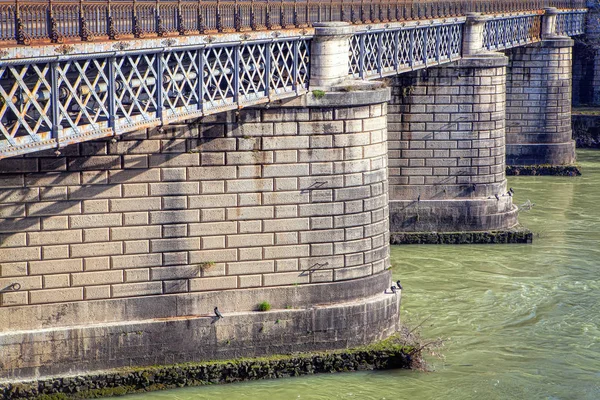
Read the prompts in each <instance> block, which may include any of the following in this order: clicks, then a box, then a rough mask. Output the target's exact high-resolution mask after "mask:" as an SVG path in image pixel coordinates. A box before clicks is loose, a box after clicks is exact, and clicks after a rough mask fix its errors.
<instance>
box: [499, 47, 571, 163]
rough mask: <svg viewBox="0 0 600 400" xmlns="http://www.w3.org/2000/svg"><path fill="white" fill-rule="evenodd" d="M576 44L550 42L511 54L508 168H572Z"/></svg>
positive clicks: (521, 48)
mask: <svg viewBox="0 0 600 400" xmlns="http://www.w3.org/2000/svg"><path fill="white" fill-rule="evenodd" d="M572 47H573V40H571V39H570V38H567V37H554V38H551V39H544V40H543V41H542V42H540V43H536V44H533V45H529V46H523V47H516V48H514V49H511V50H509V51H507V54H508V56H509V60H510V61H509V65H508V71H507V80H506V163H507V164H508V165H545V164H547V165H571V164H573V163H574V162H575V142H574V141H573V140H572V130H571V93H572V79H571V65H572Z"/></svg>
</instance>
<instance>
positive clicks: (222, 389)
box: [127, 151, 600, 400]
mask: <svg viewBox="0 0 600 400" xmlns="http://www.w3.org/2000/svg"><path fill="white" fill-rule="evenodd" d="M578 159H579V163H580V164H581V166H582V170H583V176H581V177H546V176H544V177H511V178H510V179H509V184H510V186H512V187H513V188H514V189H515V192H516V195H515V204H517V205H521V204H523V203H525V202H527V200H529V201H530V202H531V203H535V205H534V206H533V208H531V210H530V211H527V212H522V213H521V214H520V220H521V222H522V223H523V224H524V225H525V226H527V227H528V228H530V229H532V230H533V231H534V232H536V236H535V237H534V243H533V244H532V245H491V246H488V245H474V246H466V245H462V246H395V247H393V249H392V258H393V265H394V267H393V268H394V275H395V278H401V279H402V283H403V286H404V293H403V298H402V301H403V303H402V308H403V318H404V320H409V321H411V323H418V322H420V321H422V320H423V319H425V318H427V317H428V316H431V317H430V318H429V319H428V320H427V322H426V323H425V324H424V325H423V329H422V334H423V335H424V336H426V337H430V338H435V337H438V336H441V337H444V338H448V339H447V341H446V346H445V349H444V351H443V352H444V355H445V359H444V360H440V359H437V358H432V360H431V364H432V367H433V369H434V370H435V372H433V373H423V372H418V371H406V370H394V371H379V372H358V373H346V374H332V375H315V376H309V377H301V378H292V379H283V380H270V381H259V382H248V383H241V384H233V385H219V386H209V387H199V388H185V389H177V390H171V391H164V392H155V393H144V394H141V395H132V396H128V397H127V399H128V400H138V399H139V400H141V399H144V400H159V399H160V400H192V399H193V400H203V399H218V398H227V399H266V398H268V399H269V400H279V399H286V400H287V399H315V400H316V399H327V400H329V399H361V400H366V399H444V400H446V399H447V400H457V399H460V400H466V399H484V400H496V399H527V400H532V399H552V400H555V399H577V400H580V399H581V400H587V399H590V400H592V399H594V400H597V399H600V329H599V325H600V200H599V199H600V152H598V151H596V152H594V151H580V152H578Z"/></svg>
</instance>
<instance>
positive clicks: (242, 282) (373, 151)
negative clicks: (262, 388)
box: [0, 84, 397, 379]
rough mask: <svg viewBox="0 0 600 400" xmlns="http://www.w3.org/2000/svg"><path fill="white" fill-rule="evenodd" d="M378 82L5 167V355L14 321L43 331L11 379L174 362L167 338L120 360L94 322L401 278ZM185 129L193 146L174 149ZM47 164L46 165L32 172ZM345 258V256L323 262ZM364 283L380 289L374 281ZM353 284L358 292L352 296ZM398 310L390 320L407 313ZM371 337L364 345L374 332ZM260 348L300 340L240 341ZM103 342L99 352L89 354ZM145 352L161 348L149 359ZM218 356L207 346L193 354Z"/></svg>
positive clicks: (305, 300) (1, 318)
mask: <svg viewBox="0 0 600 400" xmlns="http://www.w3.org/2000/svg"><path fill="white" fill-rule="evenodd" d="M367 86H368V90H364V91H361V92H360V93H358V94H354V93H353V92H348V93H341V92H332V93H327V94H325V96H324V97H321V98H319V99H313V98H312V96H304V97H303V100H297V101H286V102H285V103H282V104H279V105H276V104H272V105H271V106H270V107H269V108H268V109H267V108H254V109H244V110H240V111H239V113H236V112H229V113H225V114H223V115H222V116H221V117H216V116H215V117H211V118H205V119H204V120H203V121H200V122H198V121H195V122H193V123H192V124H190V126H188V127H186V126H171V127H166V128H165V130H164V131H159V130H154V129H153V130H150V131H141V132H134V133H132V134H131V135H127V134H125V135H123V136H122V137H121V138H120V140H119V141H118V142H117V143H108V144H107V143H106V142H105V141H97V142H89V143H87V144H86V146H85V149H86V151H84V152H72V151H68V148H65V150H64V152H63V154H68V156H58V157H57V156H56V155H54V154H52V153H41V154H39V155H38V156H37V157H36V156H34V155H32V156H31V157H28V158H27V160H26V162H25V161H23V162H20V163H19V164H18V165H17V166H16V167H13V168H12V169H10V170H9V169H8V167H7V170H6V172H5V173H4V174H1V175H0V182H4V183H5V184H3V188H2V189H1V190H2V193H3V194H5V195H4V196H1V199H0V202H2V204H1V205H2V207H1V209H2V212H1V213H0V218H2V219H1V220H0V222H1V223H0V231H2V235H1V239H2V244H1V245H0V262H1V263H2V266H1V267H0V273H1V274H2V280H3V282H4V279H8V280H7V281H6V282H5V283H6V285H4V286H2V288H4V287H5V286H8V285H12V284H18V285H20V287H19V288H18V290H14V291H11V292H10V293H7V294H0V332H2V333H0V352H2V351H3V350H4V349H5V348H6V347H4V346H5V343H6V342H5V340H8V338H9V337H10V335H11V332H14V331H15V330H20V331H26V332H30V333H31V337H32V338H33V339H32V340H33V342H34V343H37V344H31V343H29V342H28V341H26V342H24V343H26V344H25V345H23V347H22V350H23V352H24V353H23V354H24V358H23V359H19V360H17V359H13V358H10V357H9V358H3V359H2V361H0V363H3V364H2V368H0V370H1V371H2V372H0V379H1V378H2V377H8V376H10V375H12V376H21V377H25V376H28V375H31V374H35V373H37V372H40V371H46V372H47V373H50V371H58V370H57V368H59V367H58V366H56V365H53V360H57V359H60V360H63V361H61V363H59V364H61V366H60V368H64V369H63V371H68V370H69V369H70V368H75V369H80V370H86V369H87V370H91V369H94V368H107V367H110V366H114V365H116V364H114V365H113V364H111V363H112V360H115V363H117V364H118V363H121V364H120V365H143V364H144V363H146V362H150V363H156V362H159V360H158V359H156V360H154V359H153V360H150V358H151V357H152V354H155V353H156V351H158V350H157V348H155V347H152V346H153V345H148V346H150V347H148V348H147V349H146V350H147V351H142V352H140V351H139V350H137V351H136V356H135V357H134V355H132V354H133V350H131V351H130V352H129V353H128V351H129V350H127V346H124V347H122V349H123V351H124V353H123V359H122V360H120V361H117V360H116V359H115V357H116V356H115V354H116V353H119V352H120V351H121V348H119V351H117V350H116V346H121V344H119V343H118V342H115V341H113V340H112V339H110V338H109V337H107V336H106V335H105V334H108V333H106V332H104V333H102V334H101V335H100V336H98V338H97V339H94V340H96V342H93V340H92V339H90V338H89V337H87V336H85V334H82V335H79V334H76V333H74V332H75V331H77V332H79V331H81V332H84V331H86V329H88V328H89V329H91V328H90V327H89V324H100V325H102V324H117V325H118V324H123V323H125V321H140V320H149V319H152V318H172V317H175V316H179V317H183V316H186V315H188V316H189V315H206V314H209V313H212V309H213V307H214V306H215V305H219V307H220V308H221V309H222V310H223V311H224V312H235V311H239V312H243V311H244V310H251V309H253V308H254V307H255V306H256V304H258V303H260V302H261V301H263V300H267V301H270V302H271V303H272V304H274V305H275V304H277V305H278V307H279V308H281V309H284V308H285V306H286V305H287V304H282V302H283V301H286V302H288V303H289V304H290V305H294V307H299V308H302V309H306V308H310V307H312V306H313V305H314V304H333V303H337V302H344V301H358V302H360V301H362V300H361V298H362V297H372V296H373V295H375V294H376V293H379V292H382V291H383V290H384V289H385V287H387V286H389V277H388V278H383V279H381V278H379V276H381V275H382V271H383V269H385V267H387V266H388V265H389V243H388V241H387V240H386V239H385V238H386V234H387V223H386V215H387V201H386V198H387V197H386V196H387V173H386V171H387V161H386V157H387V154H386V153H387V148H386V140H387V130H386V124H385V122H386V110H387V108H386V107H384V106H383V105H382V103H384V102H385V101H387V99H388V98H389V89H387V88H381V87H379V86H377V85H371V84H369V85H367ZM306 97H311V99H308V100H307V99H306ZM357 126H360V127H361V128H360V132H356V129H357V128H356V127H357ZM353 135H356V136H357V137H359V139H357V140H356V141H355V140H351V137H352V136H353ZM337 136H340V138H343V139H339V140H336V137H337ZM171 139H173V140H174V141H179V142H173V143H171V144H172V145H167V144H168V143H167V142H168V141H170V140H171ZM75 147H76V148H77V145H75ZM134 148H135V151H136V154H129V153H131V151H130V150H131V149H134ZM94 149H97V150H98V151H97V152H95V151H94ZM88 153H90V155H87V154H88ZM125 153H127V154H125ZM61 157H62V158H61ZM63 158H64V160H63ZM15 165H16V164H15ZM42 165H43V166H44V170H43V171H38V170H37V169H35V170H33V169H32V168H33V167H34V166H36V168H37V166H42ZM65 169H66V171H68V172H66V171H65ZM45 171H47V172H45ZM4 177H6V179H2V178H4ZM319 218H320V219H321V220H318V219H319ZM311 219H314V223H313V221H312V220H311ZM324 219H328V221H329V222H327V221H325V220H324ZM333 254H336V255H338V257H337V258H336V262H335V263H334V262H329V263H327V262H326V261H325V262H323V261H319V260H320V257H323V256H325V255H333ZM313 259H314V261H311V260H313ZM301 260H302V262H301ZM319 262H321V264H322V265H320V267H319V268H318V273H314V274H313V272H312V269H311V268H313V269H315V268H314V267H311V266H313V265H315V264H317V263H319ZM300 265H303V266H305V265H306V266H307V267H306V268H304V269H300V267H299V266H300ZM315 270H316V269H315ZM334 270H335V272H334ZM383 275H385V274H383ZM386 276H387V275H386ZM370 278H375V279H374V280H370ZM337 281H340V283H337ZM361 281H364V282H367V281H369V282H371V283H372V285H373V286H372V287H371V288H369V289H368V290H367V289H361V288H360V286H361V285H360V284H358V283H359V282H361ZM312 285H316V286H319V287H320V288H319V289H316V288H314V287H313V286H312ZM328 285H332V286H331V289H327V287H328ZM309 286H310V287H311V289H307V290H306V291H302V290H301V288H303V287H309ZM11 287H12V286H11ZM15 287H18V286H15ZM334 287H335V289H334ZM284 288H285V289H286V290H284ZM329 290H331V291H335V292H338V293H337V294H336V296H337V297H336V296H332V295H331V294H330V293H329ZM352 290H353V293H352V296H351V298H349V297H347V296H346V297H344V296H342V297H340V296H338V294H340V293H346V292H347V291H352ZM317 292H318V295H315V294H304V293H317ZM274 293H278V294H279V297H274ZM360 293H362V296H359V294H360ZM332 307H333V305H332ZM340 307H342V306H340ZM392 308H393V307H392ZM185 310H187V312H186V311H185ZM390 310H391V311H389V312H388V311H385V313H384V314H385V317H382V318H383V319H382V321H383V320H386V321H388V322H389V323H391V321H395V320H397V314H394V311H393V310H392V309H390ZM308 317H309V314H304V317H302V318H308ZM302 318H300V319H299V320H298V321H296V322H295V323H296V325H297V326H302V324H304V323H305V322H306V321H304V322H303V321H302ZM148 323H150V322H148ZM394 323H395V322H394ZM390 326H391V325H390ZM74 327H76V328H74ZM40 328H43V329H46V330H48V331H47V332H51V333H52V334H56V335H58V333H57V332H59V329H63V330H62V331H60V332H67V331H68V332H70V333H68V334H66V335H67V336H68V338H65V339H64V341H62V342H56V343H54V344H49V343H51V342H52V340H50V341H46V342H48V343H46V344H44V343H45V342H44V341H39V340H38V336H39V335H38V334H37V333H34V332H33V330H35V329H40ZM213 328H214V329H213ZM64 329H66V330H67V331H64ZM107 329H108V328H107ZM199 329H200V330H201V331H202V332H204V333H198V335H199V336H198V337H201V338H202V340H201V342H202V343H211V341H214V340H215V339H214V337H216V336H219V335H222V334H224V333H223V332H222V330H223V329H224V328H223V324H220V325H218V326H217V327H213V326H210V327H202V328H199ZM215 329H216V330H215ZM227 329H233V328H231V327H228V328H227ZM235 329H238V328H235ZM239 329H241V328H239ZM336 329H337V328H336ZM365 329H366V328H365ZM386 329H387V328H385V329H384V332H388V330H386ZM285 331H286V332H288V331H289V332H296V334H297V337H298V341H299V342H302V343H304V342H305V339H306V344H303V345H302V346H306V347H305V348H307V349H308V348H310V347H311V346H312V347H314V348H319V346H326V347H331V346H334V347H335V346H337V345H334V344H332V343H333V340H334V339H333V336H332V337H331V338H330V337H328V335H329V334H328V333H327V334H322V333H318V334H317V333H315V334H314V335H313V336H312V337H309V338H307V337H306V330H305V329H304V328H298V329H296V330H294V329H292V328H290V329H286V330H285ZM207 332H212V333H210V335H212V336H210V335H209V333H207ZM205 333H206V335H208V336H202V335H204V334H205ZM49 334H50V333H49ZM103 335H104V336H103ZM336 335H337V336H336V337H337V339H341V341H342V342H341V343H343V342H344V340H348V341H351V340H354V339H351V337H353V336H354V335H355V332H353V331H350V330H348V331H344V329H343V328H339V329H337V333H336ZM109 336H110V335H109ZM167 336H168V335H167ZM240 336H242V337H243V335H240ZM321 336H323V342H321V341H320V340H321V339H320V337H321ZM359 336H360V337H362V339H360V340H361V342H364V343H366V342H368V341H370V340H371V339H374V337H373V336H369V335H366V336H365V335H359ZM133 337H135V336H132V338H133ZM301 338H302V339H301ZM61 340H62V339H61ZM265 340H267V341H268V342H272V343H276V342H277V340H278V339H276V338H271V337H268V336H265ZM92 342H93V343H92ZM159 342H160V341H158V342H157V343H159ZM175 343H178V341H174V344H175ZM324 343H327V345H325V344H324ZM164 345H165V344H164V343H163V346H164ZM340 345H341V344H340ZM36 346H38V347H36ZM133 346H134V345H133V344H131V349H133ZM261 346H263V347H262V348H263V350H261V351H263V354H267V353H269V352H272V351H276V350H277V348H281V349H286V348H289V346H288V347H286V346H287V344H285V343H279V344H278V345H277V346H280V347H277V348H272V345H271V344H268V343H267V342H265V343H261V342H260V341H257V342H256V343H244V344H240V346H239V354H251V350H249V349H250V348H252V347H256V348H261ZM269 346H271V347H269ZM302 346H300V345H297V346H296V347H295V348H297V349H302ZM61 348H64V349H70V350H68V351H72V353H70V354H65V353H61V350H60V349H61ZM172 350H173V352H171V353H170V354H171V355H170V356H167V353H169V350H168V346H167V347H165V348H164V350H160V351H164V352H165V353H164V358H163V359H162V360H160V362H168V359H169V358H168V357H171V358H170V360H171V361H173V360H176V358H174V357H175V355H173V354H177V357H178V358H177V360H179V361H183V360H186V358H185V355H184V354H185V352H179V353H178V352H176V351H175V350H177V349H176V348H172ZM207 351H208V352H207ZM228 351H229V350H228ZM232 351H233V350H232ZM236 351H237V350H236ZM91 353H94V354H97V357H98V359H97V362H94V363H88V364H86V362H84V361H81V360H86V359H88V355H89V354H91ZM142 353H143V354H149V355H145V356H143V357H146V358H143V357H142V356H140V357H142V358H143V359H142V358H139V359H138V358H136V357H138V355H139V354H142ZM228 354H229V356H227V357H232V356H233V355H234V353H231V352H230V353H228ZM235 354H238V353H235ZM213 356H214V354H213V353H211V352H210V351H209V350H208V348H200V349H199V350H198V351H197V352H196V355H195V356H194V357H197V359H207V358H210V357H213ZM128 357H129V359H128ZM219 357H221V356H219ZM117 358H118V357H117ZM23 360H25V361H24V362H23ZM46 372H43V373H46Z"/></svg>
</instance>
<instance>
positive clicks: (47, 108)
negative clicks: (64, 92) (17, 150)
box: [0, 63, 57, 152]
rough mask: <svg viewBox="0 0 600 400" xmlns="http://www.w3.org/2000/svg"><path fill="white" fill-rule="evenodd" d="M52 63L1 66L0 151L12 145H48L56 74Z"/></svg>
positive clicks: (52, 117)
mask: <svg viewBox="0 0 600 400" xmlns="http://www.w3.org/2000/svg"><path fill="white" fill-rule="evenodd" d="M51 68H52V66H51V64H50V63H39V64H30V65H18V66H3V67H0V83H1V84H0V135H1V138H0V152H1V151H3V150H5V149H10V148H11V147H16V146H22V147H24V148H28V147H29V146H31V145H33V144H34V143H39V144H40V146H44V145H45V144H46V142H47V140H48V139H50V137H51V134H50V131H51V129H52V126H53V123H52V120H53V119H55V118H56V116H57V113H56V110H55V109H54V110H53V109H51V102H50V99H51V97H52V96H53V94H54V95H56V93H57V92H53V89H54V87H53V83H52V78H53V75H54V74H53V73H52V71H51Z"/></svg>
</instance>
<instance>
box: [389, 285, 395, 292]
mask: <svg viewBox="0 0 600 400" xmlns="http://www.w3.org/2000/svg"><path fill="white" fill-rule="evenodd" d="M390 289H392V293H394V294H396V286H394V285H392V287H391V288H390Z"/></svg>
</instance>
